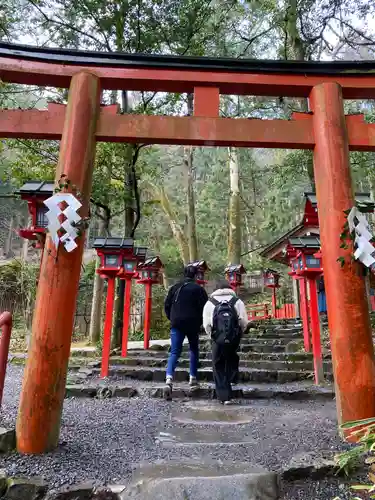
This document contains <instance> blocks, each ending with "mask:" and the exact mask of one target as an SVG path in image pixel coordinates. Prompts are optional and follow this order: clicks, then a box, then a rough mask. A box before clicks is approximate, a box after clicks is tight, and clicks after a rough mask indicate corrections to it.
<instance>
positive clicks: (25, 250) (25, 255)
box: [21, 239, 29, 262]
mask: <svg viewBox="0 0 375 500" xmlns="http://www.w3.org/2000/svg"><path fill="white" fill-rule="evenodd" d="M28 256H29V240H26V239H24V240H23V242H22V255H21V259H22V260H23V261H24V262H27V259H28Z"/></svg>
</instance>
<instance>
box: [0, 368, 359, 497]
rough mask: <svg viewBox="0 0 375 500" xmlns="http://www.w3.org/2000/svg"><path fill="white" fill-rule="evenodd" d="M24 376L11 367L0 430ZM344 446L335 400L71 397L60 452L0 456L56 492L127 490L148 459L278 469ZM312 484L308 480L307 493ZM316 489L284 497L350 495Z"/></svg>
mask: <svg viewBox="0 0 375 500" xmlns="http://www.w3.org/2000/svg"><path fill="white" fill-rule="evenodd" d="M22 372H23V367H21V366H12V365H10V366H9V367H8V375H7V380H6V383H5V394H4V403H3V408H2V410H1V412H0V421H1V425H4V426H7V425H11V426H14V424H15V418H16V412H17V406H18V399H19V393H20V388H21V379H22ZM224 435H225V438H223V436H224ZM164 438H165V439H164ZM168 438H169V440H170V442H169V443H168V442H167V441H168ZM171 443H172V445H170V444H171ZM343 446H344V445H343V444H342V443H341V441H340V439H339V437H338V435H337V424H336V409H335V403H334V401H329V400H327V401H279V400H273V399H271V400H258V401H239V403H238V405H233V406H232V407H228V408H225V407H223V406H221V405H219V403H216V402H214V401H210V402H207V401H206V402H204V401H181V400H176V401H173V402H166V401H163V400H158V399H152V398H146V397H144V398H138V397H135V398H132V399H124V398H112V399H104V400H101V399H94V398H91V399H87V398H68V399H66V400H65V403H64V411H63V418H62V431H61V440H60V445H59V447H58V449H57V450H56V451H54V452H52V453H49V454H47V455H44V456H20V455H18V454H16V453H13V454H11V455H9V456H0V469H1V468H5V469H6V470H7V472H8V474H10V475H38V476H43V477H44V478H45V479H46V481H47V482H48V483H49V484H50V485H54V486H56V487H57V486H59V485H61V484H69V483H79V482H83V481H87V480H91V481H94V482H96V483H97V484H98V485H103V484H106V483H107V484H113V483H115V484H119V485H124V486H127V485H129V484H130V482H131V481H132V478H133V474H134V473H135V474H137V473H138V472H137V470H138V467H139V465H140V464H141V463H145V462H146V463H148V464H149V465H150V466H152V464H155V463H156V461H160V460H163V461H168V462H169V463H171V464H175V465H177V466H178V464H180V465H181V464H182V466H183V464H184V463H185V462H186V461H187V460H193V461H195V462H196V463H197V464H202V466H205V465H209V464H212V463H218V462H224V463H228V462H229V463H232V464H233V465H234V466H236V464H238V466H239V467H240V466H243V464H248V465H249V466H250V465H251V466H257V467H259V468H261V469H268V470H271V471H276V472H278V471H281V470H283V469H284V468H285V467H286V466H287V465H288V464H289V463H290V461H291V460H292V458H293V457H295V456H297V455H300V454H303V453H311V452H313V453H315V452H316V453H317V454H319V452H320V451H321V450H326V451H327V452H329V453H331V452H334V451H336V450H339V449H342V448H343ZM241 464H242V465H241ZM308 483H309V482H308V481H304V482H303V485H304V486H303V487H304V488H305V489H306V484H308ZM324 484H327V488H328V486H329V490H327V489H324ZM313 488H316V483H312V486H311V488H310V489H307V493H306V496H300V495H299V494H298V496H290V495H289V493H290V494H291V495H295V493H294V492H295V491H296V490H295V485H294V484H283V486H282V489H283V492H282V495H283V496H282V497H281V498H282V499H285V500H286V499H288V500H289V499H290V500H291V499H293V500H297V499H299V498H300V499H302V500H312V499H316V500H320V499H322V500H323V499H324V500H327V499H332V498H334V496H336V495H337V496H340V498H342V499H343V500H344V499H346V498H350V497H346V496H345V495H343V489H342V487H340V480H339V479H337V478H334V479H332V480H329V481H328V482H326V483H324V481H323V482H322V483H321V486H320V491H319V492H315V490H314V489H313ZM312 492H314V494H313V496H311V495H312ZM328 493H329V494H328ZM308 495H310V496H308Z"/></svg>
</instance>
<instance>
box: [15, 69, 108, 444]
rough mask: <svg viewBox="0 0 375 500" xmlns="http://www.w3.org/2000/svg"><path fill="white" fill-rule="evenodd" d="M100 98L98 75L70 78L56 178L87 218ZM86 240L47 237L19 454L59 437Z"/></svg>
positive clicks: (19, 426) (24, 392)
mask: <svg viewBox="0 0 375 500" xmlns="http://www.w3.org/2000/svg"><path fill="white" fill-rule="evenodd" d="M99 98H100V85H99V79H98V78H97V77H96V76H95V75H93V74H91V73H88V72H80V73H77V74H75V75H74V76H73V77H72V81H71V85H70V90H69V98H68V106H67V109H66V115H65V122H64V129H63V134H62V138H61V143H60V156H59V163H58V166H57V169H56V180H59V179H60V177H61V175H62V174H65V175H66V178H67V179H69V180H70V181H71V184H73V185H75V186H77V188H78V189H79V190H80V192H81V195H82V200H81V202H82V204H83V206H82V207H81V209H80V215H81V216H83V217H85V216H87V215H88V209H89V199H90V192H91V182H92V171H93V159H94V155H95V131H96V122H97V117H98V115H99V109H100V104H99ZM84 242H85V238H84V235H82V236H80V237H79V238H78V239H77V243H78V248H76V249H75V250H74V251H72V252H71V253H68V252H67V251H66V250H65V248H64V246H63V245H60V246H59V248H58V250H57V251H56V249H55V247H54V245H53V242H52V239H51V237H50V235H48V236H47V239H46V244H45V251H44V254H43V261H42V266H41V270H40V277H39V285H38V293H37V299H36V305H35V312H34V319H33V327H32V336H31V342H30V348H29V354H28V358H27V363H26V368H25V375H24V380H23V387H22V392H21V400H20V406H19V412H18V419H17V449H18V451H19V452H21V453H33V454H35V453H44V452H47V451H50V450H52V449H53V448H55V447H56V446H57V443H58V440H59V433H60V421H61V412H62V406H63V401H64V394H65V383H66V374H67V368H68V360H69V352H70V342H71V337H72V333H73V323H74V313H75V308H76V298H77V292H78V283H79V278H80V273H81V263H82V254H83V248H84Z"/></svg>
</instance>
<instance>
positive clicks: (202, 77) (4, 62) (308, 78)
mask: <svg viewBox="0 0 375 500" xmlns="http://www.w3.org/2000/svg"><path fill="white" fill-rule="evenodd" d="M373 70H374V63H373V61H349V62H347V61H338V62H323V63H317V62H303V63H301V62H298V63H296V62H292V61H256V60H238V59H234V60H233V59H213V58H204V57H177V56H152V55H145V54H133V55H132V54H122V53H101V52H82V51H74V50H61V49H43V48H36V47H25V46H16V45H11V44H4V43H0V78H1V79H2V80H3V81H4V82H13V83H22V84H32V85H40V86H56V87H69V85H70V81H71V78H72V76H73V75H75V74H77V73H80V72H82V71H87V72H90V73H92V74H95V75H96V76H97V77H99V79H100V86H101V88H102V89H117V90H121V89H125V90H142V91H165V92H193V93H194V116H192V117H181V116H146V115H126V116H124V115H118V114H117V107H111V106H108V107H105V108H103V109H102V112H101V114H100V118H99V121H98V124H97V127H96V131H95V136H96V140H97V141H107V142H130V143H143V144H181V145H193V146H238V147H263V148H296V149H313V148H314V144H315V140H314V133H313V126H312V117H311V116H310V115H309V114H304V113H294V115H293V116H292V120H289V121H285V120H258V119H246V118H242V119H233V118H222V117H219V103H220V94H237V95H265V96H290V97H293V96H294V97H308V96H309V95H310V92H311V90H312V88H313V87H314V86H316V85H319V84H320V83H323V82H324V83H327V82H336V83H339V84H340V86H341V87H342V92H343V96H344V97H345V98H350V99H353V98H361V99H364V98H375V76H374V74H373V73H372V72H373ZM64 119H65V106H63V105H57V104H53V105H51V106H49V108H48V110H46V111H39V110H14V109H11V110H3V111H1V112H0V137H3V138H6V137H10V138H11V137H22V138H31V139H60V138H61V134H62V130H63V123H64ZM346 122H347V130H348V135H349V148H350V149H351V150H356V151H360V150H364V151H375V125H372V124H367V123H365V122H364V119H363V116H362V115H354V116H347V117H346Z"/></svg>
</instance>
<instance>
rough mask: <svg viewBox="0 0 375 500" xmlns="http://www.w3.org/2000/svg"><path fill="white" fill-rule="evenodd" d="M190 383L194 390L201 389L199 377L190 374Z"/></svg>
mask: <svg viewBox="0 0 375 500" xmlns="http://www.w3.org/2000/svg"><path fill="white" fill-rule="evenodd" d="M189 385H190V388H191V390H192V391H196V390H197V389H199V384H198V380H197V377H192V376H191V375H190V379H189Z"/></svg>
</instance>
